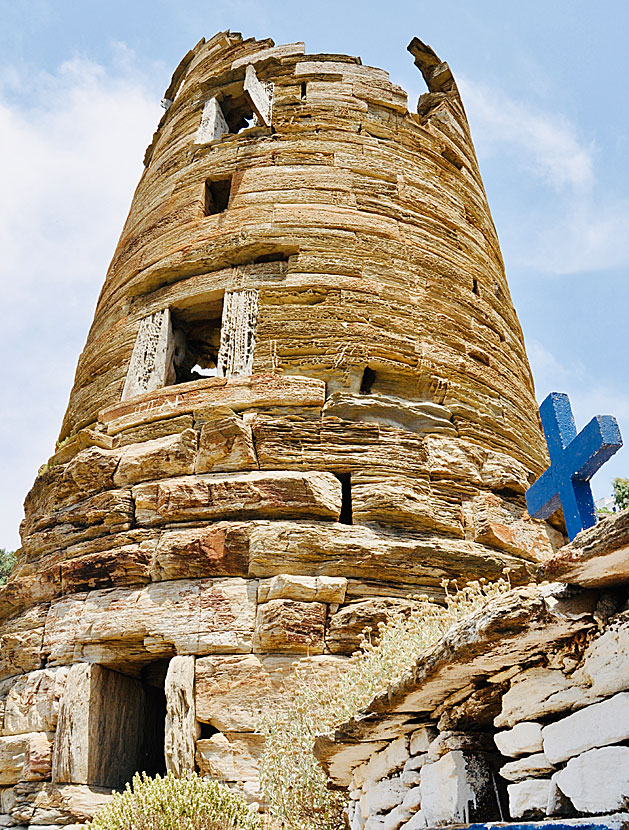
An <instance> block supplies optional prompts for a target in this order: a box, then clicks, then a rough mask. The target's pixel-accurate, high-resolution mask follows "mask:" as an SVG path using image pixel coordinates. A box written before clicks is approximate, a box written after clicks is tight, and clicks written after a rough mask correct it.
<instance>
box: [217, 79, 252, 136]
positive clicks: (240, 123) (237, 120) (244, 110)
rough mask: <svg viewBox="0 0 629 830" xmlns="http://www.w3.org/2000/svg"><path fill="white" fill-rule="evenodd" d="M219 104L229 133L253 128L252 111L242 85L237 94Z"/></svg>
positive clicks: (229, 96)
mask: <svg viewBox="0 0 629 830" xmlns="http://www.w3.org/2000/svg"><path fill="white" fill-rule="evenodd" d="M233 88H234V87H232V89H233ZM219 103H220V106H221V110H222V112H223V118H224V119H225V121H226V122H227V126H228V127H229V132H230V133H239V132H241V131H242V130H246V129H248V128H249V127H253V126H255V123H254V117H253V109H252V107H251V103H250V102H249V99H248V98H247V96H246V95H245V94H244V91H243V89H242V85H241V86H240V90H239V92H235V94H234V95H228V96H226V97H225V98H223V100H222V101H219Z"/></svg>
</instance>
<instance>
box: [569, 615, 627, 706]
mask: <svg viewBox="0 0 629 830" xmlns="http://www.w3.org/2000/svg"><path fill="white" fill-rule="evenodd" d="M575 676H578V677H579V679H580V680H581V682H582V683H583V685H586V686H587V685H591V687H592V692H593V693H594V694H595V695H596V696H597V697H599V698H601V697H609V696H610V695H614V694H616V692H624V691H626V690H628V689H629V617H628V616H626V615H619V619H618V620H617V621H615V622H612V623H611V625H610V626H609V628H608V629H607V630H606V631H605V632H604V633H603V634H601V636H600V637H598V638H597V639H595V640H593V641H592V643H590V645H589V646H588V648H587V649H586V652H585V659H584V662H583V668H582V669H580V670H579V671H578V672H575Z"/></svg>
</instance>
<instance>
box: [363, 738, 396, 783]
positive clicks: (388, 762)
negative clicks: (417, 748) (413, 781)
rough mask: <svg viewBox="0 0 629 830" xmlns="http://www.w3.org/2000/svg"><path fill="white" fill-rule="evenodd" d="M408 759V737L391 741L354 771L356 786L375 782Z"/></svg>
mask: <svg viewBox="0 0 629 830" xmlns="http://www.w3.org/2000/svg"><path fill="white" fill-rule="evenodd" d="M407 760H408V738H406V737H404V736H402V737H400V738H396V739H395V740H394V741H391V743H390V744H388V746H387V747H386V749H383V750H382V752H376V753H375V754H374V755H372V756H371V758H370V759H369V761H368V762H367V763H366V764H363V765H361V766H360V767H359V768H358V769H357V770H355V772H354V781H355V782H356V785H357V786H361V787H363V789H366V788H367V786H369V783H370V782H371V783H374V784H375V783H376V782H377V781H380V780H381V779H382V778H386V777H387V776H388V775H391V773H392V772H395V771H396V770H398V769H401V768H402V767H403V766H404V764H405V763H406V761H407Z"/></svg>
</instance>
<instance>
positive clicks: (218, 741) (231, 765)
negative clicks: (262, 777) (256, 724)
mask: <svg viewBox="0 0 629 830" xmlns="http://www.w3.org/2000/svg"><path fill="white" fill-rule="evenodd" d="M263 749H264V737H263V736H262V735H256V734H255V732H227V733H226V734H222V733H221V732H219V733H217V734H216V735H212V737H211V738H204V739H202V740H200V741H197V752H196V762H197V764H198V767H199V770H200V772H201V774H202V775H209V776H210V777H211V778H216V779H218V780H219V781H230V782H232V781H233V782H241V781H257V780H258V778H259V774H260V769H259V759H260V756H261V754H262V751H263Z"/></svg>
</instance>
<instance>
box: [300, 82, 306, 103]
mask: <svg viewBox="0 0 629 830" xmlns="http://www.w3.org/2000/svg"><path fill="white" fill-rule="evenodd" d="M305 97H306V82H305V81H302V82H301V100H302V101H303V100H304V99H305Z"/></svg>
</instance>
